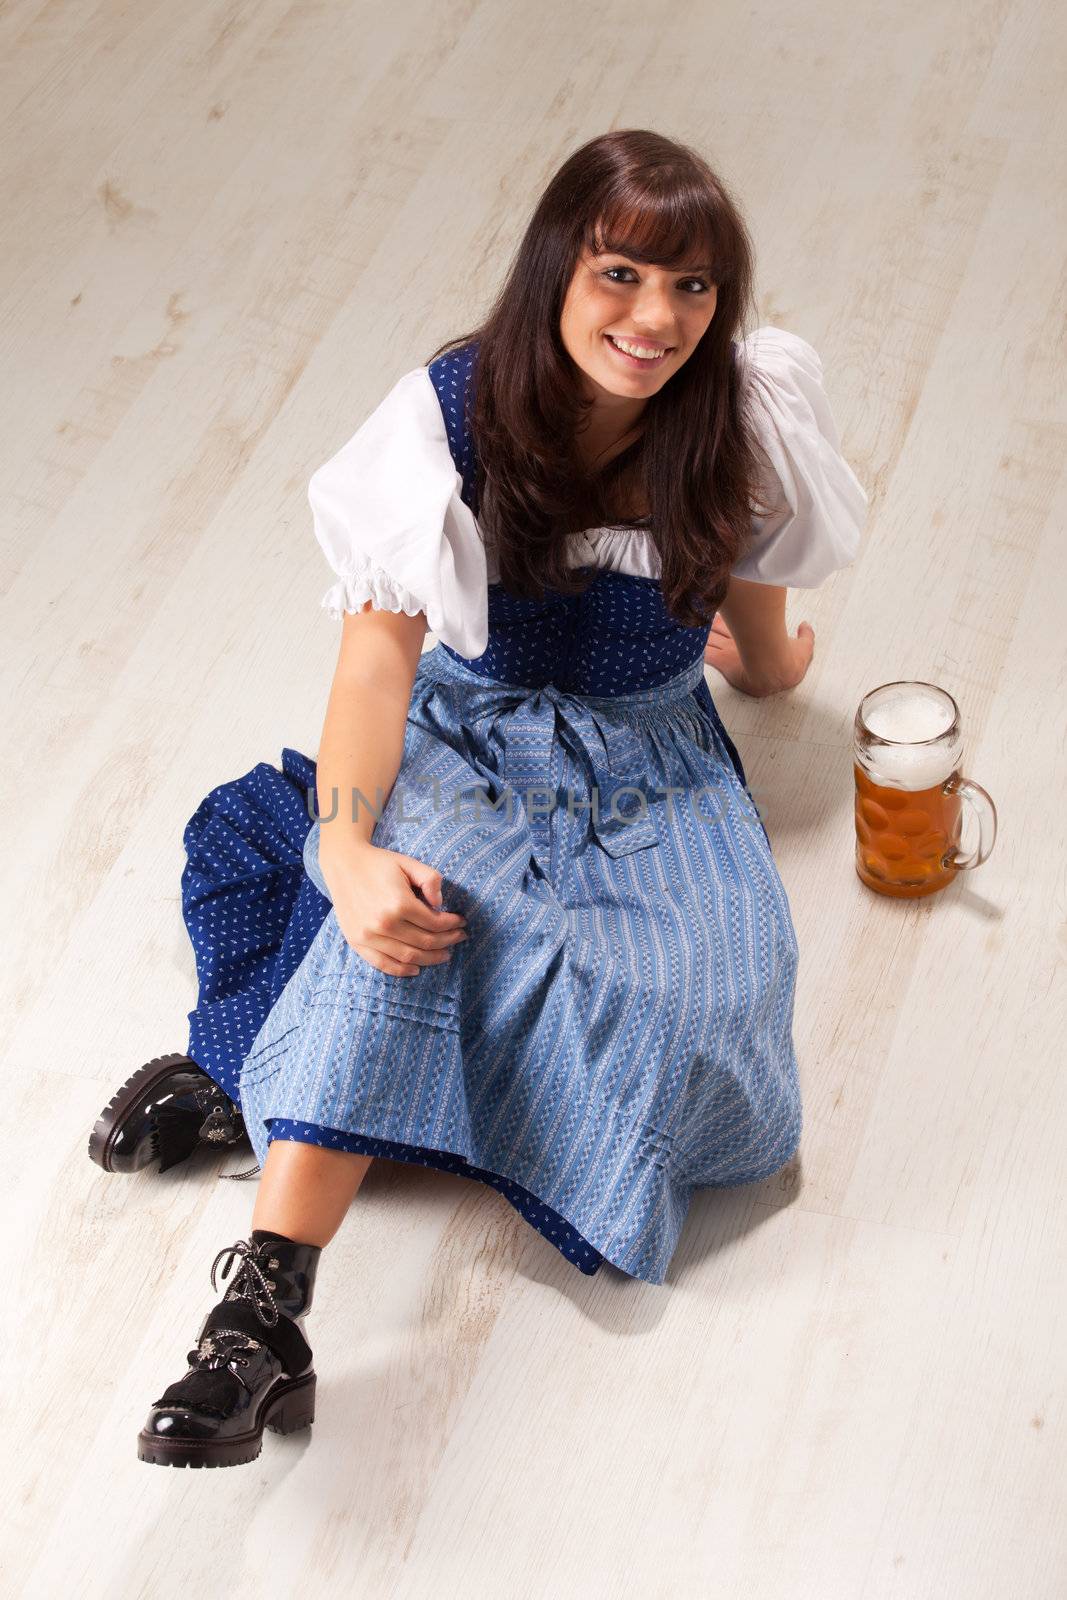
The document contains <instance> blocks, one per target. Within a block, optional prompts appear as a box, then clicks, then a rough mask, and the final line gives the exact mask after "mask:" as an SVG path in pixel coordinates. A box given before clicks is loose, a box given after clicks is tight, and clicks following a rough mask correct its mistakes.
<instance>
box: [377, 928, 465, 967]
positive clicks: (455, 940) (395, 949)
mask: <svg viewBox="0 0 1067 1600" xmlns="http://www.w3.org/2000/svg"><path fill="white" fill-rule="evenodd" d="M425 938H426V935H425V934H422V933H420V932H418V931H417V930H416V929H414V928H410V929H409V930H408V936H407V937H405V938H393V937H391V936H390V935H389V934H385V933H378V934H375V935H374V944H373V945H370V944H357V945H354V946H353V949H354V950H356V951H357V952H358V954H359V955H361V956H362V957H363V959H364V960H365V961H368V962H370V964H371V966H372V967H377V968H378V969H379V971H381V972H390V973H393V974H394V975H395V976H397V977H413V976H414V975H415V974H416V973H418V972H421V971H422V969H423V967H434V966H440V965H441V963H442V962H445V961H450V960H451V959H452V949H451V947H452V946H453V945H456V944H462V943H463V942H464V940H466V939H467V938H469V934H467V933H464V932H463V931H462V930H457V931H455V932H452V933H447V934H443V935H441V936H440V938H441V939H444V940H445V941H447V942H446V943H445V944H441V943H440V942H438V941H437V940H435V941H434V943H432V944H426V943H423V942H421V941H423V940H425Z"/></svg>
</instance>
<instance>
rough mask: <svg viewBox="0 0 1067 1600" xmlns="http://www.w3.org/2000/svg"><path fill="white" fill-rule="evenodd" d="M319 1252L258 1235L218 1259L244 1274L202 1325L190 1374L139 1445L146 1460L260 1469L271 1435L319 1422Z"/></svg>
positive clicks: (158, 1410)
mask: <svg viewBox="0 0 1067 1600" xmlns="http://www.w3.org/2000/svg"><path fill="white" fill-rule="evenodd" d="M321 1254H322V1250H321V1247H320V1246H319V1245H314V1244H297V1243H295V1242H294V1241H293V1240H292V1239H286V1238H285V1237H284V1236H283V1235H282V1234H277V1233H269V1232H266V1231H265V1230H263V1229H262V1228H254V1229H253V1230H252V1236H251V1238H250V1239H248V1240H245V1239H239V1240H238V1242H237V1243H236V1244H232V1245H228V1246H227V1247H226V1248H225V1249H224V1250H220V1251H219V1253H218V1255H217V1256H216V1257H215V1260H214V1262H213V1263H212V1267H211V1286H212V1288H215V1287H216V1284H215V1268H216V1267H217V1266H218V1264H219V1262H220V1260H221V1259H222V1258H223V1257H224V1256H225V1257H228V1259H227V1262H226V1268H225V1271H224V1272H223V1277H226V1276H227V1275H228V1273H229V1271H230V1268H231V1266H232V1265H233V1261H234V1258H235V1257H239V1258H240V1263H241V1264H240V1266H239V1268H238V1270H237V1272H236V1274H235V1276H234V1279H233V1282H232V1283H231V1284H230V1286H229V1288H228V1289H227V1290H226V1293H225V1294H224V1295H223V1297H222V1299H221V1300H220V1301H219V1303H218V1305H216V1306H214V1307H213V1308H212V1310H210V1311H209V1312H208V1314H207V1316H206V1317H205V1318H204V1320H203V1322H202V1323H201V1325H200V1332H199V1333H198V1335H197V1348H196V1349H195V1350H190V1351H189V1353H188V1355H187V1357H186V1359H187V1361H188V1362H189V1371H188V1372H186V1374H185V1376H184V1377H182V1378H179V1379H178V1381H177V1382H176V1383H172V1384H171V1385H170V1387H169V1388H167V1389H164V1391H163V1393H162V1394H161V1395H160V1397H159V1399H158V1400H153V1402H152V1409H151V1411H150V1412H149V1416H148V1421H147V1422H146V1423H145V1425H144V1427H143V1428H142V1429H141V1432H140V1433H139V1434H138V1436H137V1455H138V1457H139V1459H140V1460H141V1461H150V1462H153V1463H154V1464H155V1465H156V1466H161V1467H236V1466H240V1465H241V1464H242V1463H243V1462H246V1461H254V1460H255V1459H256V1457H257V1456H258V1455H259V1453H260V1450H261V1449H262V1447H263V1429H264V1427H268V1428H271V1429H273V1431H274V1432H275V1433H293V1432H295V1431H296V1429H297V1428H306V1427H307V1426H308V1425H309V1424H310V1423H311V1422H313V1421H314V1418H315V1371H314V1367H313V1365H312V1355H311V1346H310V1345H309V1344H308V1342H307V1339H306V1338H305V1336H304V1328H303V1321H304V1318H305V1316H306V1315H307V1313H308V1311H309V1310H310V1309H311V1299H312V1295H313V1293H314V1289H315V1273H316V1271H317V1269H318V1264H319V1256H320V1255H321Z"/></svg>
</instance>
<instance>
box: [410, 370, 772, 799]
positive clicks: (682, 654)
mask: <svg viewBox="0 0 1067 1600" xmlns="http://www.w3.org/2000/svg"><path fill="white" fill-rule="evenodd" d="M477 354H478V341H477V340H474V341H473V342H472V343H470V344H467V345H464V346H463V347H462V348H461V349H459V350H451V351H446V352H445V354H444V355H441V356H438V357H437V359H436V360H435V361H432V362H430V365H429V369H428V370H429V374H430V379H431V381H432V383H433V386H434V389H435V390H436V391H437V398H438V400H439V401H440V404H441V411H442V413H443V414H444V421H445V432H446V433H447V436H448V446H449V449H450V450H451V452H452V459H453V461H454V462H455V464H456V471H457V472H458V473H459V474H460V477H461V478H462V487H461V490H460V498H461V499H462V500H463V502H464V504H465V505H467V506H469V507H470V509H471V511H472V512H473V513H474V515H475V516H477V514H478V504H477V500H478V495H477V484H476V468H477V459H476V454H475V448H474V440H473V435H472V432H471V428H470V420H469V419H470V411H471V406H472V402H473V396H474V388H475V384H476V381H477V366H478V363H477ZM582 570H586V571H588V570H590V569H588V568H585V569H582ZM710 629H711V618H710V617H709V619H708V621H707V624H705V625H701V626H698V627H686V626H685V625H683V624H682V623H679V622H678V621H676V619H675V618H674V617H672V616H671V614H670V612H669V611H668V610H667V607H666V605H665V604H664V600H663V590H662V587H661V584H660V581H659V579H658V578H644V577H639V576H637V575H634V574H631V573H625V572H611V571H608V570H602V571H599V572H598V573H597V576H596V577H594V578H593V580H592V581H591V583H590V585H589V587H588V588H587V589H586V591H585V592H584V594H577V595H568V594H561V593H560V592H559V590H557V589H552V588H547V589H546V590H545V594H544V596H543V598H542V599H539V600H531V599H523V598H521V597H518V596H516V595H513V594H509V593H508V591H507V590H506V589H505V588H504V587H503V585H502V584H500V583H491V584H490V585H489V643H488V644H487V646H486V648H485V650H484V651H483V652H482V654H481V655H480V656H476V657H474V658H473V659H472V658H471V657H469V656H461V655H459V654H458V652H457V651H455V650H452V649H450V648H449V646H448V645H446V644H444V643H443V641H442V642H440V643H439V646H438V647H439V648H440V649H443V650H447V651H448V653H449V655H452V656H455V658H456V660H457V661H462V662H464V663H465V664H466V665H467V666H468V667H470V668H471V669H472V670H473V671H475V672H481V673H483V674H484V675H485V676H486V677H488V678H495V679H498V680H502V681H504V682H507V683H514V684H520V685H527V686H529V687H530V688H542V687H544V686H545V685H546V684H549V683H551V684H555V686H556V687H557V688H558V689H562V690H564V691H565V692H567V693H570V694H588V695H614V694H630V693H632V692H633V691H634V690H635V689H651V688H654V687H655V686H656V685H657V684H659V683H665V682H666V681H667V679H669V678H673V677H675V676H676V675H677V674H678V673H679V672H681V671H682V669H683V668H685V667H687V666H689V665H690V664H691V663H692V662H694V661H697V660H699V659H700V658H702V657H703V654H704V647H705V645H706V644H707V640H708V633H709V631H710ZM693 698H694V700H695V701H696V703H697V704H698V705H699V706H700V707H701V709H702V710H704V711H706V712H707V714H708V715H709V716H710V717H711V719H712V721H713V722H714V724H715V726H716V727H717V728H718V730H719V733H720V734H721V736H722V739H723V742H724V744H725V745H726V748H727V750H728V752H729V755H730V759H731V761H732V762H733V765H734V768H735V770H736V771H737V774H738V776H739V778H740V779H741V782H742V784H745V774H744V768H743V766H742V764H741V758H740V756H739V755H738V754H737V750H736V749H735V747H734V745H733V743H732V741H731V739H730V736H729V734H728V733H727V732H726V729H725V727H724V726H723V724H722V720H721V718H720V717H719V713H718V711H717V710H716V708H715V704H714V702H713V700H712V698H711V693H710V691H709V689H708V686H707V683H706V681H705V680H703V679H701V681H700V683H699V684H698V685H697V687H696V688H695V689H694V690H693Z"/></svg>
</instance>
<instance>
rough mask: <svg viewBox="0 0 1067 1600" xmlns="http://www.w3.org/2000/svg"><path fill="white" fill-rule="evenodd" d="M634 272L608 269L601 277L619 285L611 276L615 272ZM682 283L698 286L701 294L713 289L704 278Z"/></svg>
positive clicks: (622, 268)
mask: <svg viewBox="0 0 1067 1600" xmlns="http://www.w3.org/2000/svg"><path fill="white" fill-rule="evenodd" d="M633 270H634V269H633V267H608V269H607V271H606V272H604V273H602V274H601V276H602V277H605V278H608V279H610V281H611V282H612V283H617V282H618V281H619V280H618V279H617V278H612V276H611V274H612V273H613V272H632V271H633ZM681 281H682V282H683V283H695V284H697V285H698V286H699V288H700V290H701V292H702V293H704V294H707V293H708V292H709V290H710V288H711V285H710V284H708V283H705V281H704V279H703V278H683V279H682V280H681Z"/></svg>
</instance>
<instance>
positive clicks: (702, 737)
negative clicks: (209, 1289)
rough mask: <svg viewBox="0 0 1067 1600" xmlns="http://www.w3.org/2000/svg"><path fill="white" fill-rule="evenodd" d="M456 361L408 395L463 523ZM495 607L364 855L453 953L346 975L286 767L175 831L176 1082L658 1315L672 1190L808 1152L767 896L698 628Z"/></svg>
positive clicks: (789, 949)
mask: <svg viewBox="0 0 1067 1600" xmlns="http://www.w3.org/2000/svg"><path fill="white" fill-rule="evenodd" d="M469 361H470V356H469V354H468V355H467V356H466V358H465V357H464V355H463V353H462V352H460V353H459V355H456V354H455V353H452V354H450V355H446V356H443V357H441V358H440V359H439V361H437V362H435V363H433V364H432V365H431V367H430V369H429V370H430V375H431V377H432V378H433V380H434V384H435V387H437V388H438V392H439V395H440V398H441V405H442V410H443V412H444V415H445V421H446V426H447V429H448V437H449V447H450V449H451V450H452V454H453V457H454V459H455V462H456V465H457V468H458V470H459V471H460V472H461V473H462V475H463V484H464V489H463V494H464V498H465V499H466V498H467V497H468V496H472V495H473V481H472V480H473V473H472V469H471V452H470V448H469V441H468V439H467V438H466V436H465V432H464V416H463V409H464V408H463V407H462V406H460V405H457V404H456V403H455V396H456V394H457V393H460V394H462V393H463V392H464V386H465V382H466V380H467V379H468V378H469V372H470V368H469ZM465 363H466V364H465ZM468 503H472V502H471V500H468ZM488 607H489V643H488V646H487V648H486V650H485V652H484V653H483V654H482V655H481V656H479V657H477V658H473V659H472V658H468V657H464V656H461V655H459V654H458V653H457V652H456V651H455V650H453V649H451V648H449V647H448V646H446V645H445V644H444V643H442V642H438V643H437V644H436V645H435V646H434V647H433V648H432V649H430V650H427V651H425V652H424V653H423V655H422V657H421V659H420V661H419V663H418V667H417V669H416V673H415V679H414V683H413V687H412V693H411V700H410V705H409V710H408V718H407V727H406V730H405V740H404V752H403V758H402V762H401V767H400V771H399V773H398V777H397V781H396V784H395V785H394V787H393V790H392V791H391V793H390V795H389V797H388V799H387V801H386V804H385V805H384V807H383V808H382V815H381V818H380V819H379V821H378V822H377V824H376V827H375V832H374V843H375V844H376V845H379V846H381V847H383V848H386V849H393V850H398V851H402V852H403V853H405V854H407V855H410V856H413V857H415V858H416V859H418V860H420V861H423V862H426V863H428V864H431V865H433V866H434V867H436V868H437V869H438V870H439V871H440V872H441V874H442V881H443V906H444V909H445V910H448V911H460V912H462V913H463V914H464V915H465V917H466V918H467V932H468V935H469V937H468V939H467V940H466V941H462V942H461V943H459V944H457V945H455V946H454V947H452V948H453V955H452V958H451V960H449V961H446V962H442V963H439V964H434V965H430V966H427V967H424V968H423V969H422V970H421V971H420V972H419V973H417V974H416V975H414V976H412V977H401V976H396V975H393V974H389V973H384V972H381V971H379V970H378V969H377V968H376V967H373V966H372V965H371V964H370V963H369V962H367V961H366V960H364V958H363V957H362V956H360V955H359V954H358V953H357V952H356V951H355V950H353V949H352V948H351V947H350V946H349V945H348V943H347V941H346V939H345V938H344V936H343V934H342V933H341V930H340V926H339V924H338V922H337V919H336V916H335V915H334V913H333V909H332V905H331V902H330V898H329V892H328V889H327V886H326V883H325V881H324V879H323V878H322V875H321V872H320V870H319V864H318V841H319V837H320V833H321V828H322V825H323V824H322V822H321V821H319V820H317V816H318V815H319V813H318V811H317V809H316V806H315V775H316V764H315V762H314V761H313V760H312V759H311V758H310V757H308V756H305V755H303V754H301V753H300V752H299V751H296V750H292V749H288V748H287V749H283V751H282V765H281V770H280V771H279V770H278V769H277V768H275V767H273V766H271V765H270V764H268V763H260V764H259V765H258V766H257V767H255V768H254V769H253V770H252V771H251V772H249V773H247V774H246V775H245V776H243V777H241V778H237V779H235V780H233V781H232V782H229V783H223V784H221V785H219V786H218V787H217V788H216V789H213V790H212V791H211V793H210V794H209V795H208V796H207V797H206V798H205V799H204V800H203V801H202V802H201V804H200V806H199V807H198V808H197V811H196V812H195V814H194V815H193V817H192V818H191V819H190V821H189V823H188V825H187V827H186V829H185V845H186V851H187V865H186V868H185V870H184V872H183V875H182V908H183V914H184V917H185V921H186V925H187V927H188V930H189V934H190V937H191V939H192V943H193V949H194V954H195V958H196V964H197V976H198V981H199V996H198V1003H197V1006H196V1007H195V1009H194V1010H193V1011H192V1012H191V1013H190V1014H189V1024H190V1036H189V1047H188V1053H189V1054H190V1055H191V1056H192V1057H193V1058H194V1059H195V1060H196V1061H197V1062H199V1063H200V1065H201V1066H202V1067H203V1068H204V1070H205V1071H207V1072H209V1073H210V1075H211V1076H212V1077H213V1078H214V1079H215V1080H216V1081H217V1082H218V1083H219V1084H220V1085H221V1086H222V1087H223V1088H224V1089H225V1090H226V1092H227V1093H228V1094H230V1095H231V1096H232V1097H233V1098H234V1099H235V1100H237V1101H238V1102H239V1104H240V1106H241V1109H242V1112H243V1115H244V1118H245V1121H246V1125H247V1128H248V1132H249V1136H250V1138H251V1141H252V1146H253V1149H254V1151H255V1155H256V1158H257V1160H258V1161H260V1162H262V1161H263V1160H264V1159H265V1157H266V1152H267V1147H268V1144H269V1142H270V1140H271V1139H272V1138H289V1139H298V1140H305V1141H309V1142H313V1143H318V1144H324V1145H328V1146H330V1147H332V1148H339V1149H345V1150H352V1151H357V1152H359V1153H362V1154H367V1155H372V1156H384V1157H387V1158H390V1159H396V1160H403V1161H414V1162H420V1163H423V1164H425V1165H429V1166H433V1167H438V1168H441V1169H444V1170H447V1171H451V1172H458V1173H460V1174H461V1175H463V1176H466V1177H470V1178H473V1179H478V1180H480V1181H482V1182H484V1183H487V1184H489V1185H491V1186H492V1187H494V1188H496V1189H498V1190H499V1191H500V1192H501V1193H502V1194H503V1195H504V1196H505V1197H506V1198H507V1199H508V1200H509V1202H510V1203H511V1204H512V1205H513V1206H514V1207H515V1208H516V1210H518V1211H519V1212H520V1214H521V1215H522V1216H523V1217H524V1218H525V1220H526V1221H527V1222H529V1223H530V1225H531V1226H532V1227H534V1228H535V1229H537V1231H538V1232H540V1233H541V1234H542V1235H543V1236H544V1237H545V1238H546V1239H547V1240H548V1241H549V1242H550V1243H552V1244H553V1245H554V1246H555V1247H556V1248H557V1249H559V1250H560V1252H561V1253H562V1254H563V1255H564V1256H565V1257H566V1259H568V1260H570V1261H571V1262H573V1264H574V1265H575V1266H577V1267H578V1269H579V1270H580V1271H582V1272H586V1273H592V1272H595V1271H596V1270H597V1269H598V1268H599V1267H600V1265H601V1264H602V1262H603V1261H605V1260H607V1261H609V1262H611V1263H612V1264H613V1265H614V1266H616V1267H617V1268H619V1270H621V1271H622V1272H624V1273H626V1274H628V1275H630V1276H632V1277H635V1278H639V1279H642V1280H644V1281H645V1282H649V1283H662V1282H663V1281H664V1278H665V1276H666V1272H667V1268H668V1265H669V1262H670V1260H671V1257H672V1255H673V1253H674V1250H675V1248H676V1245H677V1242H678V1238H679V1235H680V1232H681V1228H682V1224H683V1222H684V1219H685V1215H686V1212H687V1210H688V1206H689V1201H690V1198H691V1196H692V1193H693V1190H694V1189H697V1188H703V1187H708V1186H717V1185H730V1184H743V1183H751V1182H755V1181H758V1180H760V1179H763V1178H766V1177H768V1176H770V1175H771V1174H772V1173H774V1172H776V1171H777V1170H779V1169H780V1168H781V1167H782V1166H783V1165H784V1164H785V1163H786V1162H788V1160H789V1159H790V1158H791V1157H792V1155H793V1154H794V1152H795V1150H796V1147H797V1144H798V1141H799V1137H800V1131H801V1101H800V1091H799V1083H798V1072H797V1060H796V1054H795V1050H794V1044H793V1036H792V1017H793V1003H794V993H795V982H796V972H797V963H798V953H799V952H798V947H797V940H796V934H795V931H794V927H793V922H792V917H791V914H790V909H789V904H788V900H787V897H786V892H785V888H784V885H783V883H782V881H781V878H780V876H779V873H778V870H777V867H776V865H775V861H774V857H773V854H772V851H771V845H770V840H769V838H768V835H767V832H766V829H765V827H764V825H763V822H762V819H761V818H760V816H759V812H758V810H757V808H756V806H755V804H754V802H753V800H752V797H751V794H750V792H749V789H748V784H747V781H746V776H745V772H744V768H743V766H742V762H741V759H740V756H739V755H738V752H737V750H736V748H735V747H734V745H733V743H732V741H731V739H730V737H729V735H728V733H727V731H726V729H725V727H724V726H723V724H722V721H721V719H720V717H719V715H718V712H717V711H716V708H715V705H714V703H713V700H712V697H711V694H710V692H709V689H708V686H707V682H706V680H705V677H704V661H703V655H704V646H705V643H706V640H707V636H708V627H704V626H702V627H697V628H693V627H685V626H681V625H679V624H678V623H677V622H675V621H674V619H673V618H671V617H670V615H669V614H668V612H667V610H666V608H665V606H664V604H663V599H662V594H661V590H660V585H659V581H658V579H652V578H644V577H638V576H634V575H632V574H629V573H621V572H616V571H599V572H597V573H596V575H595V577H594V579H593V581H592V583H591V585H590V587H589V588H588V589H587V590H586V591H585V592H584V593H583V594H580V595H571V596H568V595H562V594H559V593H557V592H554V591H551V590H549V591H548V592H547V593H546V594H545V596H544V598H543V599H542V600H530V599H524V598H517V597H515V596H512V595H510V594H509V593H507V591H505V590H504V589H503V587H502V586H501V585H499V584H491V585H490V587H489V594H488ZM322 798H323V797H319V799H320V800H321V799H322Z"/></svg>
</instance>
